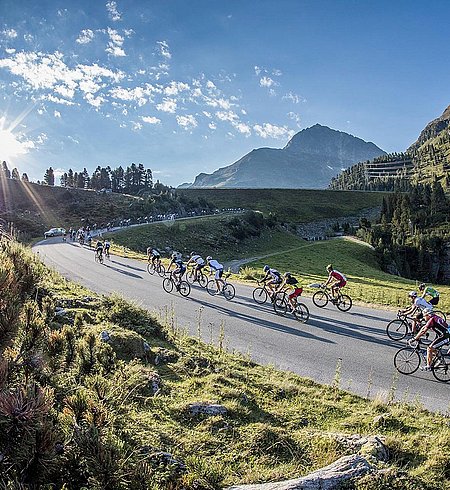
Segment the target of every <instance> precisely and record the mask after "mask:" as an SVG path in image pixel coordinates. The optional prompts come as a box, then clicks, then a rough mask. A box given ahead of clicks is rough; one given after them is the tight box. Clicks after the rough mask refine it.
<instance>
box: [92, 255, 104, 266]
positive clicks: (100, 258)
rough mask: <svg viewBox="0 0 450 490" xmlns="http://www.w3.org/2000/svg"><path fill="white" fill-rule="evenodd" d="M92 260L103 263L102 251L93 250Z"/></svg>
mask: <svg viewBox="0 0 450 490" xmlns="http://www.w3.org/2000/svg"><path fill="white" fill-rule="evenodd" d="M94 260H95V261H96V262H99V263H100V264H103V253H102V252H95V257H94Z"/></svg>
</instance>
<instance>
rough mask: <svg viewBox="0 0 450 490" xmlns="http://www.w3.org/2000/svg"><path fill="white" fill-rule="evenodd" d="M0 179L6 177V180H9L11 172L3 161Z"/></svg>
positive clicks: (0, 168)
mask: <svg viewBox="0 0 450 490" xmlns="http://www.w3.org/2000/svg"><path fill="white" fill-rule="evenodd" d="M0 177H6V178H7V179H10V178H11V172H10V171H9V168H8V165H7V164H6V162H5V161H3V163H2V166H1V167H0Z"/></svg>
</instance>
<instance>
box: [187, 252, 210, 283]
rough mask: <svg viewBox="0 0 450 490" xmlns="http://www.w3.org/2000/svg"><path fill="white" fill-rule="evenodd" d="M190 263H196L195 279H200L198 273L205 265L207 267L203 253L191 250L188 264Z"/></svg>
mask: <svg viewBox="0 0 450 490" xmlns="http://www.w3.org/2000/svg"><path fill="white" fill-rule="evenodd" d="M189 264H195V267H194V281H198V274H199V273H200V272H201V270H202V269H203V267H205V265H206V262H205V261H204V259H203V258H202V257H201V255H199V254H196V253H195V252H191V256H190V258H189V260H188V263H187V264H186V265H187V266H188V265H189Z"/></svg>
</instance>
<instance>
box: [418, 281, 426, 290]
mask: <svg viewBox="0 0 450 490" xmlns="http://www.w3.org/2000/svg"><path fill="white" fill-rule="evenodd" d="M419 289H420V290H421V291H423V290H424V289H425V283H424V282H423V283H422V284H421V285H420V286H419Z"/></svg>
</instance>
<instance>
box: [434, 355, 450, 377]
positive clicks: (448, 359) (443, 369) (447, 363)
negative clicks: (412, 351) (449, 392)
mask: <svg viewBox="0 0 450 490" xmlns="http://www.w3.org/2000/svg"><path fill="white" fill-rule="evenodd" d="M431 370H432V371H433V376H434V377H435V378H436V379H437V380H438V381H442V382H443V383H448V382H449V381H450V353H449V352H447V354H443V353H442V351H441V353H440V355H438V357H436V358H435V360H434V361H433V364H432V366H431Z"/></svg>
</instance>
